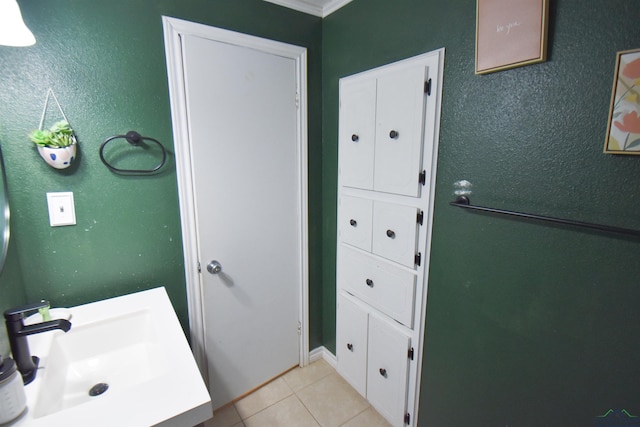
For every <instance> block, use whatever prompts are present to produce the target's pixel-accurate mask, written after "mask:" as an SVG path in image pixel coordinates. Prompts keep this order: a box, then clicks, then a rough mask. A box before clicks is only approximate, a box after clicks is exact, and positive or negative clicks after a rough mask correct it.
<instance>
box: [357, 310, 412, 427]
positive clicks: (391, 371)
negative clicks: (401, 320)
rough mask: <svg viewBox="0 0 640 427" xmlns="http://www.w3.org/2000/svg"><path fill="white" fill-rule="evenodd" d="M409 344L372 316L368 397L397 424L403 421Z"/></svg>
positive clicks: (370, 323) (370, 320)
mask: <svg viewBox="0 0 640 427" xmlns="http://www.w3.org/2000/svg"><path fill="white" fill-rule="evenodd" d="M410 344H411V340H410V338H409V337H408V336H406V335H404V334H403V333H402V332H400V331H399V330H397V329H395V328H393V327H392V326H391V325H390V324H389V323H387V322H386V321H384V320H382V319H381V318H378V317H377V316H375V315H373V314H372V315H370V316H369V358H368V369H367V399H368V400H369V402H371V404H372V405H373V407H375V408H376V409H377V410H378V412H380V414H382V415H383V416H384V417H385V418H386V419H387V420H388V421H389V422H390V423H391V424H392V425H394V426H400V425H403V424H404V415H405V413H406V406H407V378H408V377H407V375H408V368H409V357H408V351H409V346H410Z"/></svg>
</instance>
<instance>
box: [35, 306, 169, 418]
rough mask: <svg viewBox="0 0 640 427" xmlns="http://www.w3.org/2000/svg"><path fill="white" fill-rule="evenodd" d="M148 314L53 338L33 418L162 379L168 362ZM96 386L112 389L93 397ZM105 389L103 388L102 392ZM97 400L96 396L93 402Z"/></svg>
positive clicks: (128, 315) (144, 313) (147, 312)
mask: <svg viewBox="0 0 640 427" xmlns="http://www.w3.org/2000/svg"><path fill="white" fill-rule="evenodd" d="M151 321H152V314H151V311H150V310H142V311H138V312H134V313H130V314H125V315H122V316H118V317H114V318H112V319H108V320H105V321H103V322H98V323H94V324H88V325H81V326H78V327H75V326H74V327H72V329H71V330H70V331H69V332H68V333H66V334H58V335H56V336H55V337H54V338H53V341H52V343H51V350H50V351H49V355H48V361H47V366H46V369H44V376H43V378H42V387H41V389H40V392H39V393H38V400H37V403H36V407H35V410H34V415H33V416H34V418H39V417H42V416H46V415H50V414H52V413H54V412H57V411H61V410H63V409H67V408H70V407H72V406H75V405H80V404H82V403H85V402H90V401H91V400H93V399H96V398H99V397H100V396H105V395H106V393H113V392H117V390H118V389H123V388H126V387H132V386H135V385H138V384H141V383H143V382H145V381H148V380H150V379H152V378H156V377H159V376H161V375H163V374H164V373H165V371H166V369H167V363H166V358H165V357H164V354H163V353H162V351H160V345H159V343H158V339H157V338H158V337H157V335H156V333H155V330H154V328H153V325H152V323H151ZM98 384H103V385H106V386H107V387H108V388H106V390H104V391H103V392H102V393H99V394H97V392H98V391H97V390H96V391H94V392H93V393H91V394H90V392H91V390H93V387H95V386H96V385H98ZM102 388H105V387H104V386H102ZM92 395H93V396H92Z"/></svg>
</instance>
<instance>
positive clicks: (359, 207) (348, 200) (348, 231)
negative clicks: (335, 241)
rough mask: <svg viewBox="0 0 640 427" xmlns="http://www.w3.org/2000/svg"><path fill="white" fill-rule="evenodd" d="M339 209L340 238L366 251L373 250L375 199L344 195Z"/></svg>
mask: <svg viewBox="0 0 640 427" xmlns="http://www.w3.org/2000/svg"><path fill="white" fill-rule="evenodd" d="M338 209H339V212H340V215H339V217H338V221H339V224H338V233H339V236H340V240H341V241H343V242H344V243H348V244H350V245H353V246H355V247H357V248H360V249H363V250H365V251H371V230H372V221H373V200H370V199H362V198H360V197H352V196H342V197H340V201H339V206H338Z"/></svg>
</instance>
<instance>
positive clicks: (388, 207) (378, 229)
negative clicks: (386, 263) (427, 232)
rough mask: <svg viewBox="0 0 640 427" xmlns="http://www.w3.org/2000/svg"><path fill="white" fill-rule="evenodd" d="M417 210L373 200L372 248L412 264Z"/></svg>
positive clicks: (413, 262)
mask: <svg viewBox="0 0 640 427" xmlns="http://www.w3.org/2000/svg"><path fill="white" fill-rule="evenodd" d="M417 214H418V210H417V209H416V208H414V207H410V206H402V205H396V204H392V203H384V202H375V203H374V205H373V231H372V234H373V237H372V252H373V253H374V254H377V255H380V256H382V257H385V258H387V259H390V260H392V261H395V262H397V263H399V264H402V265H404V266H407V267H409V268H415V255H416V249H417V237H418V222H417V220H416V217H417Z"/></svg>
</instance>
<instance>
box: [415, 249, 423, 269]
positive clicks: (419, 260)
mask: <svg viewBox="0 0 640 427" xmlns="http://www.w3.org/2000/svg"><path fill="white" fill-rule="evenodd" d="M414 262H415V264H416V265H417V266H418V267H420V263H421V262H422V254H421V253H420V252H418V253H417V254H416V256H415V258H414Z"/></svg>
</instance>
